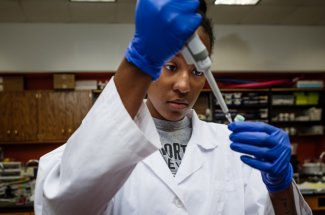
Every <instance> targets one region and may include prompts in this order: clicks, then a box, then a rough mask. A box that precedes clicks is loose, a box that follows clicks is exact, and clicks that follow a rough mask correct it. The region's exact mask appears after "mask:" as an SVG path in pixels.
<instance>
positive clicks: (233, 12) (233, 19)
mask: <svg viewBox="0 0 325 215" xmlns="http://www.w3.org/2000/svg"><path fill="white" fill-rule="evenodd" d="M253 8H254V6H214V7H211V8H209V10H208V13H207V15H208V17H211V18H212V19H213V23H214V24H239V23H240V21H241V20H242V19H243V17H246V16H247V14H248V13H249V12H250V11H251V10H252V9H253Z"/></svg>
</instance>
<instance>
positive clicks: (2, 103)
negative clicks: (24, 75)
mask: <svg viewBox="0 0 325 215" xmlns="http://www.w3.org/2000/svg"><path fill="white" fill-rule="evenodd" d="M10 99H11V95H10V94H9V93H6V92H1V93H0V107H1V108H0V142H6V141H9V140H10V136H11V120H10V118H11V115H12V114H11V100H10Z"/></svg>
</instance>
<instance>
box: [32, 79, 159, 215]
mask: <svg viewBox="0 0 325 215" xmlns="http://www.w3.org/2000/svg"><path fill="white" fill-rule="evenodd" d="M160 147H161V146H160V141H159V135H158V133H157V131H156V129H155V126H154V123H153V121H152V118H151V116H150V114H149V112H148V110H147V109H146V106H145V105H144V104H142V106H141V108H140V111H139V113H138V115H137V116H136V118H135V120H132V119H131V117H130V116H129V114H128V112H127V111H126V110H125V108H124V106H123V104H122V102H121V100H120V97H119V94H118V93H117V90H116V87H115V84H114V81H112V80H111V81H110V82H109V84H108V85H107V87H106V88H105V89H104V91H103V92H102V93H101V95H100V97H99V98H98V99H97V101H96V103H95V104H94V106H93V107H92V109H91V110H90V111H89V113H88V114H87V116H86V117H85V119H84V120H83V122H82V124H81V126H80V127H79V128H78V129H77V131H76V132H75V133H74V134H73V135H72V136H71V137H70V139H69V140H68V142H67V143H66V145H65V147H64V148H61V150H57V153H55V152H52V153H50V154H48V155H46V156H44V157H42V159H41V160H40V168H41V169H40V178H39V179H38V180H37V185H36V187H37V190H36V192H37V194H36V195H37V196H36V197H35V198H36V200H37V201H36V202H35V212H36V214H37V215H39V214H43V215H52V214H53V215H54V214H57V215H71V214H83V215H87V214H89V215H96V214H101V213H103V211H105V207H106V206H107V204H108V202H110V200H111V199H112V198H113V197H114V195H115V194H116V192H117V191H118V190H119V189H120V188H121V187H122V185H123V183H124V182H125V181H126V180H127V178H128V176H129V175H130V173H131V172H132V170H133V169H134V167H135V166H136V164H137V163H138V162H139V161H141V160H143V159H144V158H146V157H147V156H149V155H150V154H152V153H153V152H155V151H156V150H157V149H158V148H160ZM40 195H43V196H40ZM40 211H42V213H40Z"/></svg>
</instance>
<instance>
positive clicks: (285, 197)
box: [269, 185, 297, 215]
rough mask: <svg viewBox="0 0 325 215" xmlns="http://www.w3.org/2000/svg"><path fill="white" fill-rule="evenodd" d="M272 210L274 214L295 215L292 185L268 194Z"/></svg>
mask: <svg viewBox="0 0 325 215" xmlns="http://www.w3.org/2000/svg"><path fill="white" fill-rule="evenodd" d="M269 195H270V197H271V201H272V205H273V208H274V212H275V214H277V215H278V214H281V215H296V214H297V211H296V207H295V201H294V195H293V190H292V185H290V187H289V188H287V189H285V190H283V191H280V192H274V193H269Z"/></svg>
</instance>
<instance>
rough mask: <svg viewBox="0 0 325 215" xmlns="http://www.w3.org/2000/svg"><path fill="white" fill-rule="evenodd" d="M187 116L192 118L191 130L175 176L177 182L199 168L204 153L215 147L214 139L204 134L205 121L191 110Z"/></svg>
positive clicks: (201, 164)
mask: <svg viewBox="0 0 325 215" xmlns="http://www.w3.org/2000/svg"><path fill="white" fill-rule="evenodd" d="M188 117H190V118H192V127H193V130H192V136H191V139H190V141H189V143H188V145H187V147H186V152H185V154H184V157H183V159H182V163H181V165H180V167H179V169H178V171H177V173H176V176H175V179H176V181H177V183H178V184H180V183H182V181H184V180H185V179H186V178H188V177H190V176H191V175H192V174H194V173H195V172H197V171H198V170H199V169H201V168H202V167H203V166H204V163H205V161H206V159H205V153H206V152H207V151H210V150H213V149H214V148H216V147H217V143H216V141H215V140H214V139H210V138H206V137H208V134H205V132H206V131H207V129H205V126H206V123H204V122H202V121H200V120H199V118H198V116H197V115H196V113H195V112H194V111H193V110H192V111H191V112H190V113H189V114H188Z"/></svg>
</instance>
